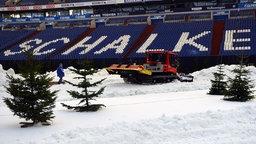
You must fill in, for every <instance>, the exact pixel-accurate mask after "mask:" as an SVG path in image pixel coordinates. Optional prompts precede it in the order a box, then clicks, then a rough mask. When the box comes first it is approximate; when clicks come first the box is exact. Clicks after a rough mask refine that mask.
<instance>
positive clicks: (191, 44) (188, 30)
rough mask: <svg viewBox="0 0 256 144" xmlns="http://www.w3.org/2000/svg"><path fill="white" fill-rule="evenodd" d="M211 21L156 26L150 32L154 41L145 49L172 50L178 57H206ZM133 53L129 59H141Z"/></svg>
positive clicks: (140, 54)
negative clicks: (153, 36) (153, 35)
mask: <svg viewBox="0 0 256 144" xmlns="http://www.w3.org/2000/svg"><path fill="white" fill-rule="evenodd" d="M212 27H213V21H193V22H175V23H162V24H157V26H156V28H155V29H154V30H153V31H152V34H155V39H154V41H153V42H152V41H149V42H152V43H151V44H148V48H147V49H166V50H174V51H175V52H177V53H178V54H179V55H180V56H207V55H209V51H210V49H211V38H212V34H211V31H212ZM143 56H144V54H143V53H142V52H141V53H138V52H137V53H135V52H134V53H133V54H132V55H131V57H143Z"/></svg>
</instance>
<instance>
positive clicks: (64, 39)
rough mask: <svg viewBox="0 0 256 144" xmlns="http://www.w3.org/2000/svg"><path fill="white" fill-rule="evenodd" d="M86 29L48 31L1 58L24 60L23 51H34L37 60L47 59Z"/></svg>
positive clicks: (14, 48) (42, 32)
mask: <svg viewBox="0 0 256 144" xmlns="http://www.w3.org/2000/svg"><path fill="white" fill-rule="evenodd" d="M86 29H87V28H72V29H50V28H49V29H46V30H44V31H41V32H40V33H38V34H37V35H35V36H33V37H32V38H30V39H28V40H27V41H26V42H23V43H20V44H18V45H15V46H14V47H12V48H10V49H8V50H5V51H4V53H1V56H0V58H1V59H2V60H12V59H16V60H22V59H24V58H25V55H24V53H21V52H22V50H23V49H33V51H34V52H36V53H35V54H34V55H35V59H45V58H46V57H47V56H49V55H50V54H51V53H52V52H53V51H55V50H58V49H61V48H62V47H64V46H65V45H67V44H68V43H69V42H71V41H73V40H74V39H75V38H76V37H78V36H79V35H80V34H81V33H83V32H84V31H85V30H86ZM19 53H21V54H19ZM14 54H17V55H14Z"/></svg>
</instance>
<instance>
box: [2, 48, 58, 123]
mask: <svg viewBox="0 0 256 144" xmlns="http://www.w3.org/2000/svg"><path fill="white" fill-rule="evenodd" d="M26 54H27V60H26V62H25V64H24V65H21V66H20V74H19V77H14V76H12V75H8V74H7V80H8V85H7V86H5V88H6V90H7V93H9V94H10V95H11V96H8V97H4V99H3V100H4V102H5V103H6V105H7V106H8V107H9V109H10V110H11V111H12V112H13V113H14V115H17V116H19V117H20V118H24V119H25V120H26V122H20V124H22V125H21V127H27V126H33V125H34V124H37V123H41V124H42V125H50V123H49V121H50V120H51V119H53V118H54V115H53V110H52V109H53V108H54V107H55V100H56V93H57V91H50V87H51V85H50V82H51V81H52V80H53V78H52V77H49V75H48V74H41V68H42V67H41V65H40V64H36V62H35V60H34V58H33V54H32V53H30V52H27V53H26Z"/></svg>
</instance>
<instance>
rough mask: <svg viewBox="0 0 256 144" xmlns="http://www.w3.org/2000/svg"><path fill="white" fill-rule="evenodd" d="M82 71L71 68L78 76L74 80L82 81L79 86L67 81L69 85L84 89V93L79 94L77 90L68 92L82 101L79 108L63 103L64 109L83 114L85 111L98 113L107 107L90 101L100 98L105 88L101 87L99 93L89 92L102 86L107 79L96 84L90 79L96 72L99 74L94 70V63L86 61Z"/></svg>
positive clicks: (83, 63)
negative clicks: (92, 88)
mask: <svg viewBox="0 0 256 144" xmlns="http://www.w3.org/2000/svg"><path fill="white" fill-rule="evenodd" d="M81 65H82V69H73V68H70V71H72V72H74V73H76V74H78V75H79V76H78V77H75V78H74V79H81V82H79V83H78V84H75V83H72V82H69V81H67V82H68V83H69V84H71V85H73V86H75V87H78V88H80V89H82V92H78V91H75V90H68V91H67V92H68V93H69V94H70V95H71V96H72V97H73V98H76V99H80V102H79V103H78V105H77V106H70V105H67V104H64V103H61V104H62V105H63V106H64V107H66V108H68V109H72V110H75V111H78V112H83V111H97V110H99V109H100V108H102V107H104V106H105V105H103V104H91V103H90V101H91V100H94V98H95V97H98V96H99V95H101V94H102V93H103V91H104V89H105V87H101V88H100V89H99V90H98V91H92V90H89V89H90V88H91V87H95V86H97V85H99V84H101V83H102V82H103V81H104V80H105V79H101V80H99V81H96V82H91V81H90V79H89V78H88V76H89V75H92V74H94V73H96V72H98V71H97V70H96V69H94V68H93V63H92V62H90V61H88V60H85V61H84V62H82V64H81Z"/></svg>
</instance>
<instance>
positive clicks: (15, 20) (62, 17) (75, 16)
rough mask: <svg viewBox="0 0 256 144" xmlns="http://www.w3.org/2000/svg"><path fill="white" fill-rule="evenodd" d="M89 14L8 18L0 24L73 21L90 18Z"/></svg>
mask: <svg viewBox="0 0 256 144" xmlns="http://www.w3.org/2000/svg"><path fill="white" fill-rule="evenodd" d="M90 17H91V15H90V14H85V15H72V16H55V17H40V18H9V19H0V22H35V21H54V20H73V19H74V20H75V19H84V18H90Z"/></svg>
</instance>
